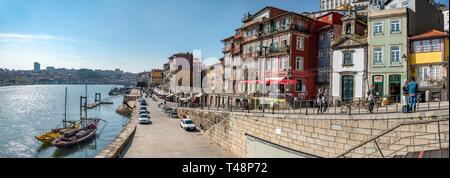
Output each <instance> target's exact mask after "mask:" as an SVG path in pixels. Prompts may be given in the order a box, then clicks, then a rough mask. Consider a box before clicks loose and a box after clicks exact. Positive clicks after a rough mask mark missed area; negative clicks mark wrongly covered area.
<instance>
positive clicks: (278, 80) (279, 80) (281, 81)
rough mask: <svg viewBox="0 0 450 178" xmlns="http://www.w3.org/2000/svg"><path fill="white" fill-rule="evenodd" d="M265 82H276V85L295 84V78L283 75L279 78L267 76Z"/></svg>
mask: <svg viewBox="0 0 450 178" xmlns="http://www.w3.org/2000/svg"><path fill="white" fill-rule="evenodd" d="M266 84H278V85H295V84H297V81H296V80H287V79H286V78H285V77H280V78H268V79H267V80H266Z"/></svg>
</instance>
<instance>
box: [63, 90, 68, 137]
mask: <svg viewBox="0 0 450 178" xmlns="http://www.w3.org/2000/svg"><path fill="white" fill-rule="evenodd" d="M66 122H67V87H66V92H65V96H64V122H63V125H64V128H66Z"/></svg>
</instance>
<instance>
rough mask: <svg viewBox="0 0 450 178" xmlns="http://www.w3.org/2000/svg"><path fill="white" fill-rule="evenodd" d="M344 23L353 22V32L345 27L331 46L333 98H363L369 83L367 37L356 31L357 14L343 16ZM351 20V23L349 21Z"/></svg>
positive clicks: (344, 99)
mask: <svg viewBox="0 0 450 178" xmlns="http://www.w3.org/2000/svg"><path fill="white" fill-rule="evenodd" d="M342 21H343V24H351V26H349V28H353V29H352V30H351V31H352V32H353V33H352V34H346V33H345V30H346V29H345V28H344V29H343V34H346V35H343V36H342V37H341V38H340V39H338V40H336V41H335V42H334V43H333V44H332V46H331V48H332V51H333V52H332V54H333V58H332V61H331V63H332V64H331V65H332V69H333V72H332V83H331V90H332V92H331V93H332V96H333V99H339V100H342V101H352V100H358V99H361V100H363V99H364V98H365V97H366V95H365V93H366V91H367V88H368V84H367V56H368V54H367V46H368V44H367V37H366V36H360V35H358V34H356V33H355V24H356V16H355V15H354V14H349V15H346V16H345V17H343V20H342ZM349 22H350V23H349Z"/></svg>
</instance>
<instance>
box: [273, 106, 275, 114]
mask: <svg viewBox="0 0 450 178" xmlns="http://www.w3.org/2000/svg"><path fill="white" fill-rule="evenodd" d="M272 114H275V106H273V107H272Z"/></svg>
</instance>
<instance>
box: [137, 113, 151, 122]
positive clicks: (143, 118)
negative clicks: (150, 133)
mask: <svg viewBox="0 0 450 178" xmlns="http://www.w3.org/2000/svg"><path fill="white" fill-rule="evenodd" d="M149 123H150V116H149V115H148V114H140V115H139V124H149Z"/></svg>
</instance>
